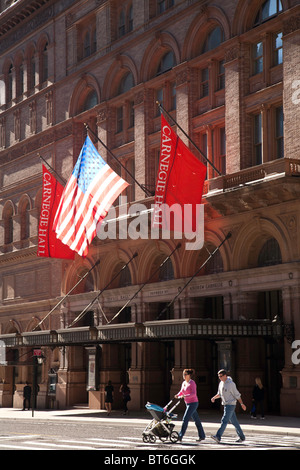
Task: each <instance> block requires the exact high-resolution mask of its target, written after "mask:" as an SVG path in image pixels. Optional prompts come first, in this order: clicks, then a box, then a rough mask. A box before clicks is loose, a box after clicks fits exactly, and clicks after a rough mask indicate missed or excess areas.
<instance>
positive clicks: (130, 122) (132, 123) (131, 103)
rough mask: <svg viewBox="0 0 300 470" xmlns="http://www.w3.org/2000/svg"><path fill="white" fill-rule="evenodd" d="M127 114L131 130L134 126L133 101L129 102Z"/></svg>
mask: <svg viewBox="0 0 300 470" xmlns="http://www.w3.org/2000/svg"><path fill="white" fill-rule="evenodd" d="M128 112H129V127H130V128H131V127H133V126H134V102H133V101H130V102H129V109H128Z"/></svg>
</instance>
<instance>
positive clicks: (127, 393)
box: [120, 383, 131, 415]
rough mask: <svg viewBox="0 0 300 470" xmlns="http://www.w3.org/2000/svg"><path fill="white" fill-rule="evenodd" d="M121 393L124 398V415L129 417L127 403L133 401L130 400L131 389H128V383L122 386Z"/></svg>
mask: <svg viewBox="0 0 300 470" xmlns="http://www.w3.org/2000/svg"><path fill="white" fill-rule="evenodd" d="M120 393H122V398H123V414H124V415H127V414H128V407H127V403H128V402H129V401H130V400H131V398H130V388H129V387H128V385H127V384H126V383H124V384H123V385H121V387H120Z"/></svg>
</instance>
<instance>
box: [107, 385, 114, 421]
mask: <svg viewBox="0 0 300 470" xmlns="http://www.w3.org/2000/svg"><path fill="white" fill-rule="evenodd" d="M113 401H114V387H113V385H112V383H111V380H109V381H108V382H107V385H106V387H105V408H106V411H107V416H109V415H110V413H111V405H112V403H113Z"/></svg>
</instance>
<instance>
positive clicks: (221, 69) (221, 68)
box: [218, 60, 225, 90]
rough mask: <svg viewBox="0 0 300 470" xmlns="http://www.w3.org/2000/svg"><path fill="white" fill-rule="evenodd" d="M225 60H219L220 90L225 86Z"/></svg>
mask: <svg viewBox="0 0 300 470" xmlns="http://www.w3.org/2000/svg"><path fill="white" fill-rule="evenodd" d="M224 62H225V61H224V60H221V61H220V62H219V70H218V90H223V89H224V88H225V68H224Z"/></svg>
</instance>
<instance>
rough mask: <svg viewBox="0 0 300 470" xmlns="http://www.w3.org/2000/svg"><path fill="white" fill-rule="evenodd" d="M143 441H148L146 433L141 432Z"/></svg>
mask: <svg viewBox="0 0 300 470" xmlns="http://www.w3.org/2000/svg"><path fill="white" fill-rule="evenodd" d="M143 442H149V436H148V434H143Z"/></svg>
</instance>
